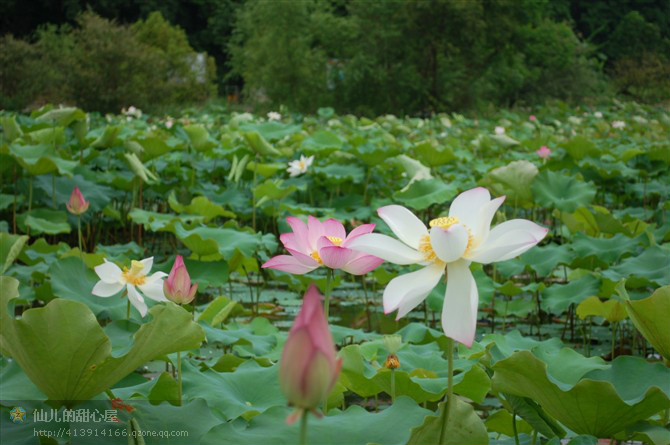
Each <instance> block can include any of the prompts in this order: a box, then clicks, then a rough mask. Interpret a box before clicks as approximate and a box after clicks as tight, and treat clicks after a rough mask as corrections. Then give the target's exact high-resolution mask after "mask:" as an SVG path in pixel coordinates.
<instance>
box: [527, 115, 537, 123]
mask: <svg viewBox="0 0 670 445" xmlns="http://www.w3.org/2000/svg"><path fill="white" fill-rule="evenodd" d="M528 120H529V121H531V122H537V118H536V117H535V115H534V114H531V115H530V116H528Z"/></svg>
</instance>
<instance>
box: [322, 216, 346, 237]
mask: <svg viewBox="0 0 670 445" xmlns="http://www.w3.org/2000/svg"><path fill="white" fill-rule="evenodd" d="M322 224H323V230H324V235H325V236H335V237H337V238H340V239H342V240H344V239H345V238H346V237H347V231H346V230H344V226H343V225H342V223H341V222H339V221H338V220H336V219H333V218H330V219H327V220H325V221H324V222H323V223H322Z"/></svg>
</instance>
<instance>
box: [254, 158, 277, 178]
mask: <svg viewBox="0 0 670 445" xmlns="http://www.w3.org/2000/svg"><path fill="white" fill-rule="evenodd" d="M246 169H247V170H249V171H251V172H253V171H256V173H257V174H259V175H260V176H262V177H263V178H269V177H270V176H272V175H274V174H275V173H277V172H278V171H280V170H285V169H286V164H283V163H273V164H267V163H265V164H262V163H260V162H259V163H256V162H254V161H251V162H249V163H247V164H246Z"/></svg>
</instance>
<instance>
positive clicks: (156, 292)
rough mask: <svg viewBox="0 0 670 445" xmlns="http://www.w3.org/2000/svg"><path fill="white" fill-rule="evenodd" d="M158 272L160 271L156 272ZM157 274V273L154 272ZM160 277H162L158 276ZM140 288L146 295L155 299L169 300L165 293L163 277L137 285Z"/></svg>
mask: <svg viewBox="0 0 670 445" xmlns="http://www.w3.org/2000/svg"><path fill="white" fill-rule="evenodd" d="M156 273H158V272H156ZM154 275H156V274H154ZM158 278H160V277H158ZM137 287H139V288H140V290H141V291H142V293H143V294H144V295H146V296H147V297H149V298H151V299H152V300H155V301H168V299H167V298H165V294H164V293H163V280H161V279H155V280H152V281H148V280H147V282H146V283H144V284H141V285H139V286H137Z"/></svg>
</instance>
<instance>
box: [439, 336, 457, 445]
mask: <svg viewBox="0 0 670 445" xmlns="http://www.w3.org/2000/svg"><path fill="white" fill-rule="evenodd" d="M447 353H448V354H449V355H448V357H447V359H448V363H449V371H448V372H449V374H448V380H447V382H448V383H447V394H446V395H445V399H446V400H445V403H444V408H443V409H442V421H441V423H442V426H441V428H440V442H439V443H440V445H443V444H444V443H445V440H446V435H447V424H448V423H449V412H450V411H451V406H452V405H453V402H454V340H452V339H451V338H449V337H447Z"/></svg>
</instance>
